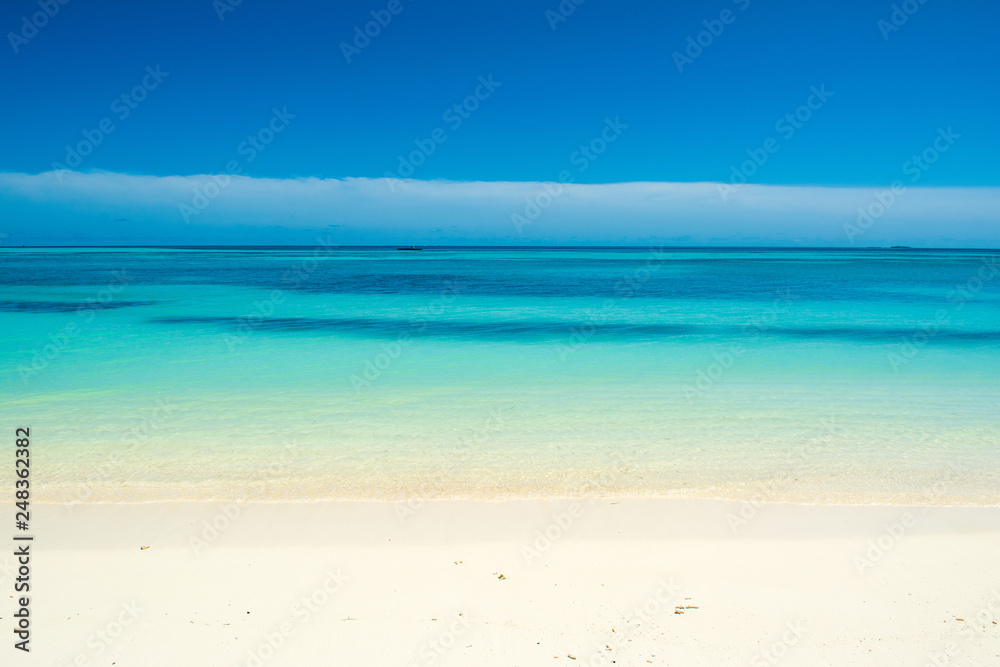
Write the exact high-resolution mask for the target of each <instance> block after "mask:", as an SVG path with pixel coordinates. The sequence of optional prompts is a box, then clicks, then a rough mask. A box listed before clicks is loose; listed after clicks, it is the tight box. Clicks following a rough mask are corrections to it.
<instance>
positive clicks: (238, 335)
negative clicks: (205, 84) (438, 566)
mask: <svg viewBox="0 0 1000 667" xmlns="http://www.w3.org/2000/svg"><path fill="white" fill-rule="evenodd" d="M998 256H1000V255H998V254H995V253H992V252H986V251H977V252H973V251H917V250H892V251H889V250H856V251H848V250H757V249H753V250H751V249H676V248H665V249H601V248H591V249H461V248H451V249H448V248H445V249H425V250H423V251H421V252H400V251H397V250H396V249H395V248H392V249H385V248H334V247H329V246H317V247H316V248H229V249H165V248H158V249H141V248H127V249H115V248H104V249H94V248H87V249H30V248H27V249H20V248H8V249H2V250H0V341H2V346H0V392H2V395H3V422H4V424H5V426H4V428H6V429H7V430H9V431H10V432H11V433H12V432H13V429H14V428H15V427H16V426H24V425H27V426H30V427H31V429H32V434H33V445H32V446H33V448H34V459H33V478H34V480H35V484H36V486H37V493H38V497H39V499H44V500H53V501H66V500H85V501H91V502H103V501H122V500H135V501H147V500H168V499H209V498H212V499H214V498H232V497H242V498H251V499H342V498H357V499H385V500H400V499H412V498H433V497H475V498H507V497H537V496H562V495H581V494H593V493H599V494H608V495H621V496H630V495H662V496H686V497H712V498H729V499H744V500H763V501H795V502H820V503H871V502H896V503H898V502H915V503H933V504H995V503H997V502H1000V442H998V435H997V434H998V432H1000V429H998V426H1000V409H998V408H1000V405H998V403H1000V354H998V352H1000V263H998V261H1000V260H998ZM5 474H6V473H5Z"/></svg>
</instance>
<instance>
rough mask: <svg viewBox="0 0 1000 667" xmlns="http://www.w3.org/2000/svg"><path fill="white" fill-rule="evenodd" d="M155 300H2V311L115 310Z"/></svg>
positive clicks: (144, 304)
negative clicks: (105, 301)
mask: <svg viewBox="0 0 1000 667" xmlns="http://www.w3.org/2000/svg"><path fill="white" fill-rule="evenodd" d="M155 304H156V302H155V301H108V302H107V303H103V302H101V301H94V302H92V303H89V302H86V301H0V311H5V312H12V313H72V312H74V311H77V310H115V309H117V308H134V307H136V306H152V305H155Z"/></svg>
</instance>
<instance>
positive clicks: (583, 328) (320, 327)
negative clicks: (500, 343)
mask: <svg viewBox="0 0 1000 667" xmlns="http://www.w3.org/2000/svg"><path fill="white" fill-rule="evenodd" d="M150 321H151V322H153V323H155V324H207V325H215V326H223V327H227V328H234V329H238V328H240V327H244V328H249V329H251V330H261V331H272V332H289V333H294V332H318V333H329V334H346V335H361V336H366V337H396V336H400V335H408V336H413V337H418V336H419V337H423V336H427V337H451V338H469V339H486V340H489V339H498V340H510V339H518V338H522V339H527V338H543V339H548V338H566V337H569V336H572V335H574V334H581V335H582V336H584V338H589V337H590V336H591V335H601V336H605V335H607V336H612V337H619V338H640V339H642V338H645V339H649V338H667V337H675V336H702V337H708V338H706V340H707V341H710V342H715V341H713V340H712V339H713V338H719V337H726V338H736V339H742V338H756V337H758V336H764V337H782V336H785V337H797V338H815V339H844V340H855V341H862V342H880V341H881V342H886V341H887V342H898V341H899V340H900V339H904V338H920V339H923V338H924V336H927V338H928V341H934V340H938V341H942V342H943V341H955V342H961V341H995V340H1000V331H956V330H939V331H937V332H936V333H932V332H923V331H922V330H920V329H896V328H893V329H874V328H863V327H788V328H785V327H770V328H768V327H763V328H758V327H757V326H755V325H746V326H703V325H692V324H623V323H595V322H592V321H579V322H532V321H509V322H473V321H456V320H398V319H373V318H312V317H273V318H267V319H248V318H243V317H224V316H192V317H183V316H179V317H159V318H153V319H151V320H150Z"/></svg>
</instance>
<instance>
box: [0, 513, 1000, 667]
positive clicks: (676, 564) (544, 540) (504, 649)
mask: <svg viewBox="0 0 1000 667" xmlns="http://www.w3.org/2000/svg"><path fill="white" fill-rule="evenodd" d="M32 527H33V530H34V532H35V536H36V539H35V542H34V543H33V545H32V548H33V550H34V551H33V557H32V599H31V611H32V628H33V634H32V652H31V655H30V657H29V662H28V664H54V665H110V664H112V663H115V664H117V665H178V664H192V665H264V664H266V665H305V664H338V665H339V664H344V665H401V666H404V667H405V666H407V665H477V664H488V665H559V664H574V665H581V664H588V665H589V664H594V665H597V664H617V665H646V664H663V665H667V664H705V665H715V664H734V665H735V664H740V665H747V664H749V665H776V664H808V665H813V664H818V665H823V664H830V665H834V664H870V665H925V664H939V665H944V664H948V665H961V664H969V665H971V664H991V663H996V662H1000V629H998V628H1000V626H998V625H996V623H997V622H1000V571H998V570H997V568H996V563H997V555H998V554H1000V508H945V507H934V508H901V507H885V506H882V507H847V506H797V505H763V506H754V505H750V504H741V503H725V502H716V501H704V500H697V501H696V500H690V501H688V500H621V501H615V500H608V499H600V500H593V501H591V500H583V501H578V502H574V501H504V502H492V503H488V502H468V501H431V502H427V503H424V504H418V503H414V504H410V505H407V504H403V503H353V502H342V503H275V504H229V503H163V504H132V505H87V504H82V505H75V506H72V507H67V506H64V505H47V504H46V505H36V506H35V507H34V511H33V526H32ZM143 546H148V547H149V548H148V549H141V548H140V547H143ZM12 566H13V558H12V557H11V556H7V557H5V558H4V559H0V579H2V580H3V587H4V590H5V591H8V590H9V589H12V587H13V581H12V578H13V576H15V572H14V570H13V567H12ZM501 575H502V576H501ZM12 593H13V591H12V590H10V592H9V593H8V595H11V594H12ZM10 602H11V603H13V600H11V601H10ZM677 607H683V609H677ZM678 611H682V612H683V613H675V612H678ZM12 613H13V608H12V604H9V605H5V608H4V609H3V611H2V612H0V616H3V620H2V623H3V624H4V625H7V626H8V627H9V625H10V624H11V614H12ZM958 619H962V620H958ZM3 652H4V653H6V654H8V657H9V658H10V660H13V659H15V656H16V657H17V658H18V659H21V658H22V656H23V654H22V653H21V652H19V651H15V650H14V649H13V646H12V642H10V641H8V642H7V645H6V646H5V647H4V649H3ZM570 656H572V657H570ZM6 661H7V660H5V662H6ZM613 661H614V662H613ZM11 664H14V663H13V662H12V663H11Z"/></svg>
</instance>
